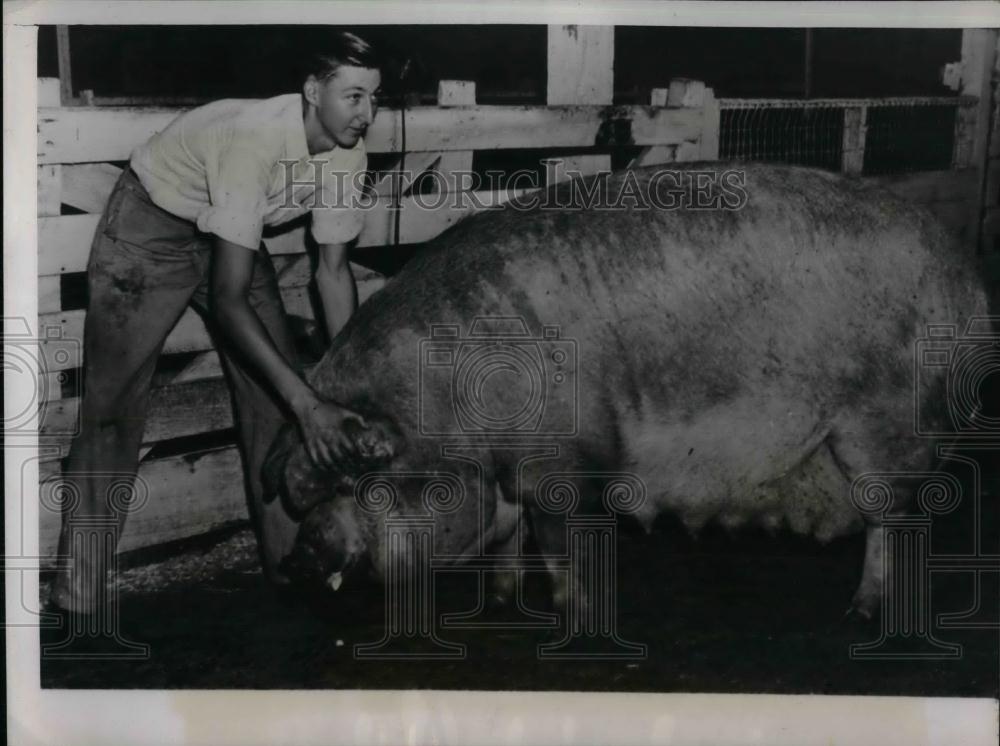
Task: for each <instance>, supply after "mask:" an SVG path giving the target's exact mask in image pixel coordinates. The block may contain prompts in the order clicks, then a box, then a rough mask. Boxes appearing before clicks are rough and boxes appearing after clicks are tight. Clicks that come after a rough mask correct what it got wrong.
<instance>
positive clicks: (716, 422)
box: [622, 397, 861, 541]
mask: <svg viewBox="0 0 1000 746" xmlns="http://www.w3.org/2000/svg"><path fill="white" fill-rule="evenodd" d="M828 433H829V424H828V423H827V422H826V421H825V420H823V419H822V418H821V417H820V416H819V415H818V413H817V412H816V411H815V410H813V409H812V408H811V407H809V406H804V405H802V404H796V403H791V402H780V401H777V402H776V401H774V400H770V401H762V400H761V399H760V398H752V397H745V398H742V399H738V400H736V401H729V402H726V403H725V404H721V405H719V406H716V407H713V408H710V409H708V410H706V411H704V412H701V413H699V414H698V415H697V416H695V417H694V418H692V419H690V420H689V421H681V420H680V419H679V418H676V419H675V418H673V417H671V413H670V412H669V411H667V412H659V413H657V412H654V411H650V410H649V409H647V410H646V411H645V412H644V413H639V414H637V413H631V414H628V415H625V416H624V417H623V418H622V436H623V445H624V452H625V463H624V464H623V466H624V470H625V471H628V472H630V473H633V474H635V475H636V476H638V477H639V478H640V479H642V480H643V482H644V483H645V485H646V490H647V499H646V502H645V503H644V505H643V506H642V508H641V509H640V511H639V513H638V514H637V515H636V517H637V518H638V519H639V520H640V521H642V522H644V523H647V524H648V523H651V522H652V520H653V519H654V518H655V517H656V516H657V515H658V514H660V513H662V512H669V513H672V514H674V515H676V516H678V517H679V518H680V519H681V520H682V521H683V522H684V524H685V525H686V526H687V527H688V528H689V529H690V530H692V531H697V530H699V529H700V528H701V527H702V526H704V525H705V524H706V523H708V522H709V521H712V520H717V521H719V522H720V523H722V524H723V525H724V526H726V527H728V528H735V527H738V526H740V525H743V524H745V523H750V524H758V525H762V526H764V527H766V528H768V529H778V528H782V527H785V528H790V529H791V530H793V531H796V532H798V533H803V534H810V535H815V536H816V537H817V538H819V539H821V540H824V541H825V540H828V539H830V538H833V537H835V536H838V535H841V534H844V533H848V532H851V531H854V530H857V529H858V528H860V527H861V520H860V517H859V515H858V514H857V512H856V511H855V510H854V509H853V507H852V505H851V502H850V483H849V482H848V480H847V478H846V477H845V476H844V475H843V473H842V472H841V471H840V469H839V468H838V467H837V464H836V462H835V461H834V459H833V456H832V454H831V452H830V450H829V448H828V446H827V445H826V443H825V442H824V439H825V438H826V436H827V435H828Z"/></svg>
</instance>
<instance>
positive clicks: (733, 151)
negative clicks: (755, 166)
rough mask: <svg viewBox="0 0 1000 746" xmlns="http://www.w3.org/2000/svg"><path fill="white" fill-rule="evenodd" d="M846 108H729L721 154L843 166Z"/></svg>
mask: <svg viewBox="0 0 1000 746" xmlns="http://www.w3.org/2000/svg"><path fill="white" fill-rule="evenodd" d="M843 124H844V114H843V110H842V109H840V108H835V107H817V106H811V107H808V108H793V107H778V106H759V105H755V104H754V103H752V102H747V104H746V105H739V106H733V107H726V108H723V109H722V111H721V117H720V123H719V158H720V159H724V160H746V161H766V162H769V163H791V164H795V165H801V166H815V167H818V168H828V169H833V170H839V169H840V160H841V157H840V156H841V149H842V141H843Z"/></svg>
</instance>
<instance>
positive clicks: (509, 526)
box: [490, 482, 527, 606]
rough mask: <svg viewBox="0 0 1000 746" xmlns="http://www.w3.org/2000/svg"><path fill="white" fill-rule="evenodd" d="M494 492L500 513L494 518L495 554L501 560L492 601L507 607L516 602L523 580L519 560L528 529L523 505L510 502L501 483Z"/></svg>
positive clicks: (498, 562)
mask: <svg viewBox="0 0 1000 746" xmlns="http://www.w3.org/2000/svg"><path fill="white" fill-rule="evenodd" d="M495 491H496V506H497V512H496V515H495V518H494V522H495V525H496V534H495V538H494V542H495V543H494V546H493V552H494V553H495V554H496V555H498V559H497V571H496V572H495V573H494V577H493V593H492V596H491V598H490V601H491V603H494V604H497V605H498V606H506V605H508V604H510V603H511V602H512V601H514V600H515V599H516V594H517V589H518V587H519V586H520V584H521V583H522V582H523V580H524V571H523V570H522V569H521V568H520V560H521V555H522V550H523V548H524V540H525V538H526V536H527V526H526V522H525V517H524V513H523V511H522V510H521V506H520V504H518V503H515V502H511V501H509V500H507V493H506V492H505V491H504V490H503V489H502V488H501V485H500V483H499V482H498V483H497V485H496V488H495ZM511 492H513V490H511Z"/></svg>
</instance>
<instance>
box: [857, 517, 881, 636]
mask: <svg viewBox="0 0 1000 746" xmlns="http://www.w3.org/2000/svg"><path fill="white" fill-rule="evenodd" d="M884 545H885V533H884V531H883V529H882V525H881V524H877V525H875V524H870V525H867V526H866V527H865V563H864V567H863V568H862V571H861V582H860V583H859V584H858V589H857V590H856V591H855V592H854V598H852V599H851V607H850V609H848V613H849V614H857V615H858V616H861V617H864V618H865V619H871V618H872V617H873V616H874V615H875V613H876V612H877V611H878V608H879V605H880V604H881V603H882V592H883V582H884V579H883V578H884V576H883V564H884V548H885V547H884Z"/></svg>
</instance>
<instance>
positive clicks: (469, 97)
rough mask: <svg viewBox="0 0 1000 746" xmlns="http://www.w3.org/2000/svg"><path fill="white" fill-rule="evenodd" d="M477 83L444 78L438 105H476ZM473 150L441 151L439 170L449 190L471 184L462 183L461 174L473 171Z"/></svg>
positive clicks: (458, 190) (463, 188)
mask: <svg viewBox="0 0 1000 746" xmlns="http://www.w3.org/2000/svg"><path fill="white" fill-rule="evenodd" d="M475 105H476V83H475V81H471V80H442V81H440V82H439V83H438V106H475ZM474 154H475V151H473V150H451V151H445V152H443V153H441V160H440V161H439V162H438V172H439V173H440V174H441V176H442V177H443V178H442V180H441V183H443V184H444V185H446V189H447V190H448V191H453V192H462V191H466V189H471V188H472V185H471V184H467V185H466V184H461V183H459V181H460V180H461V176H460V175H459V174H463V173H470V174H471V173H472V158H473V155H474Z"/></svg>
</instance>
